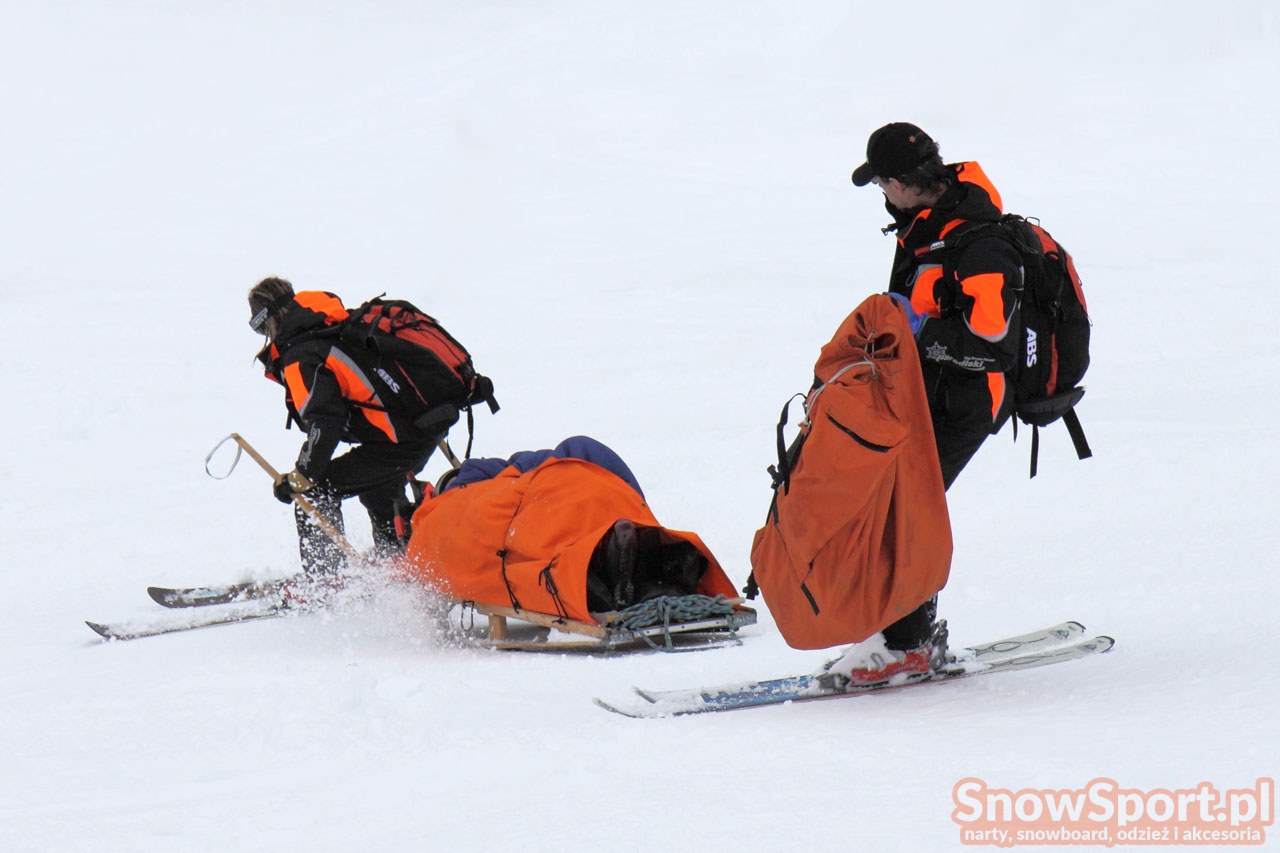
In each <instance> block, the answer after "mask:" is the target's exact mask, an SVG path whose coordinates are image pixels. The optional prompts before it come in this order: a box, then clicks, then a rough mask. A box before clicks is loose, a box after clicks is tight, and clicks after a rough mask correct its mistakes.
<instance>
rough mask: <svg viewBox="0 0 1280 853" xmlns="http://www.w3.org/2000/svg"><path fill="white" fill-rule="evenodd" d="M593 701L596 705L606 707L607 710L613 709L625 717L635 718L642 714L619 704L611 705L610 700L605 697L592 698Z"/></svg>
mask: <svg viewBox="0 0 1280 853" xmlns="http://www.w3.org/2000/svg"><path fill="white" fill-rule="evenodd" d="M591 702H592V704H594V705H595V706H596V707H599V708H604V709H605V710H606V711H612V712H613V713H615V714H621V715H622V716H624V717H630V718H631V719H633V720H634V719H637V718H638V717H640V716H641V715H640V714H637V713H635V712H634V711H628V710H626V709H625V708H619V707H618V706H617V705H610V704H609V703H608V702H606V701H604V700H603V699H592V700H591Z"/></svg>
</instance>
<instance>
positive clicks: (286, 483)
mask: <svg viewBox="0 0 1280 853" xmlns="http://www.w3.org/2000/svg"><path fill="white" fill-rule="evenodd" d="M311 486H312V483H311V481H309V480H308V479H307V478H306V477H304V476H303V475H302V474H301V473H299V472H298V471H297V469H295V470H293V471H290V472H289V473H288V474H285V475H284V476H283V477H281V478H280V479H279V480H276V482H275V484H274V485H273V486H272V487H271V493H272V494H273V495H275V496H276V500H278V501H280V503H282V504H287V503H293V496H294V495H304V494H306V493H307V491H308V490H309V489H310V488H311Z"/></svg>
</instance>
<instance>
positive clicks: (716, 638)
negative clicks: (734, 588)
mask: <svg viewBox="0 0 1280 853" xmlns="http://www.w3.org/2000/svg"><path fill="white" fill-rule="evenodd" d="M726 603H728V604H732V605H733V606H734V612H733V613H730V614H725V615H714V616H707V617H705V618H702V619H695V620H693V621H690V622H676V623H673V624H671V625H667V626H664V625H650V626H648V627H645V628H622V627H615V626H611V625H609V624H607V623H608V622H609V621H610V619H611V618H612V617H613V616H615V615H616V614H613V613H600V614H592V615H594V616H596V617H597V619H598V621H599V623H600V624H598V625H592V624H590V623H587V622H578V621H575V620H573V619H566V618H563V617H560V616H553V615H551V614H549V613H536V612H533V611H530V610H516V609H515V608H512V607H501V606H498V605H495V604H482V603H479V602H474V601H463V602H459V603H458V605H455V606H460V607H461V608H462V610H463V614H464V618H465V613H466V612H467V611H468V610H470V611H472V612H473V613H478V614H480V615H482V616H485V617H487V619H488V630H487V632H486V633H484V634H482V635H480V636H479V637H475V636H474V633H473V632H474V628H469V627H466V626H464V627H463V628H462V630H463V631H464V632H467V633H468V634H471V635H472V636H473V638H474V639H475V640H476V642H478V644H479V645H481V646H484V647H486V648H491V649H500V650H504V651H525V652H533V651H538V652H565V651H582V652H611V651H615V650H618V649H634V650H638V651H644V650H648V649H660V650H663V651H693V650H695V649H700V648H714V647H718V646H722V645H726V644H735V645H736V644H737V643H738V639H737V632H738V629H739V628H744V627H746V626H748V625H754V624H755V623H756V612H755V611H754V610H752V609H751V608H749V607H742V606H741V604H742V599H740V598H735V599H729V600H728V601H727V602H726ZM510 620H517V621H519V622H522V623H525V625H524V626H515V625H512V624H511V621H510ZM561 635H567V636H561Z"/></svg>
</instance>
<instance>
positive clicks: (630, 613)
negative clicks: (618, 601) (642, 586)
mask: <svg viewBox="0 0 1280 853" xmlns="http://www.w3.org/2000/svg"><path fill="white" fill-rule="evenodd" d="M733 612H734V611H733V605H732V604H729V603H728V600H727V599H726V598H725V597H724V596H723V595H717V596H716V597H715V598H712V597H710V596H706V595H661V596H658V597H656V598H651V599H649V600H648V601H642V602H640V603H638V604H633V605H631V606H630V607H628V608H626V609H624V610H619V611H618V613H617V615H615V616H614V618H613V620H612V621H610V623H609V624H610V625H611V626H616V627H619V628H625V629H627V630H629V631H636V630H639V629H641V628H648V627H651V626H653V625H662V637H663V640H664V643H663V645H664V646H665V647H666V648H667V649H672V648H673V646H672V643H671V626H672V625H673V624H675V625H679V624H681V623H683V622H696V621H697V620H699V619H706V618H708V617H710V616H729V615H732V614H733ZM731 630H732V632H733V633H734V634H736V633H737V629H736V628H735V629H731ZM642 639H643V640H644V641H645V642H646V643H648V644H649V645H650V646H652V647H653V648H659V646H658V644H657V643H655V642H653V641H652V640H651V639H649V637H647V636H644V637H642Z"/></svg>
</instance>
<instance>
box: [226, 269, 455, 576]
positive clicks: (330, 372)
mask: <svg viewBox="0 0 1280 853" xmlns="http://www.w3.org/2000/svg"><path fill="white" fill-rule="evenodd" d="M249 310H250V312H251V317H250V326H252V327H253V329H254V331H256V332H259V333H260V334H263V335H265V336H266V338H267V343H266V345H265V346H264V347H263V348H262V351H261V352H260V353H259V354H258V359H259V360H260V361H261V362H262V364H263V366H264V367H266V373H267V377H268V378H270V379H274V380H275V381H276V382H279V383H280V384H281V385H283V386H284V389H285V405H286V407H287V408H288V410H289V420H290V422H291V423H296V424H298V426H299V427H300V428H301V429H302V430H304V431H305V432H306V440H305V441H304V442H303V445H302V450H301V451H300V452H299V454H298V461H297V463H296V467H295V469H294V470H293V471H291V472H289V474H287V475H285V476H283V477H281V479H280V480H279V481H277V482H276V483H275V485H274V487H273V491H274V493H275V496H276V497H277V498H278V499H279V500H281V501H282V502H285V503H289V502H291V501H292V496H293V495H294V494H295V493H301V494H305V495H306V497H307V498H308V500H310V501H311V502H312V503H313V504H314V505H315V507H316V509H317V510H318V511H319V512H320V514H321V515H322V516H323V517H324V518H325V520H326V521H328V522H329V523H330V524H332V525H333V526H334V527H335V528H336V529H338V530H342V529H343V524H342V499H343V498H348V497H358V498H359V499H360V503H361V504H363V505H364V507H365V509H366V510H367V511H368V513H369V520H370V522H371V523H372V526H373V540H374V547H375V550H376V551H377V552H378V553H380V554H383V555H387V554H393V553H399V552H401V551H403V550H404V544H405V543H406V542H407V541H408V537H409V518H410V514H411V509H412V505H411V503H410V501H409V500H408V498H407V497H406V494H405V487H406V485H407V484H408V482H409V480H410V479H411V478H412V477H413V475H414V474H416V473H418V472H419V471H421V470H422V468H423V467H424V466H425V465H426V463H427V459H428V457H429V456H430V455H431V452H432V450H433V449H434V448H435V446H436V443H437V441H439V439H440V438H441V437H442V436H443V434H444V432H445V430H447V429H448V426H449V425H450V424H444V425H443V429H440V428H434V427H428V428H423V427H420V426H418V425H416V424H415V423H414V419H413V414H414V413H410V412H402V411H398V410H397V407H396V403H395V395H394V394H393V393H392V391H391V389H390V388H388V387H387V386H386V382H385V380H384V378H383V377H382V376H381V375H380V374H379V372H378V371H377V370H375V369H373V365H369V364H366V363H364V362H365V361H366V360H367V359H366V357H365V356H363V355H362V354H361V353H360V352H359V351H358V350H356V349H354V348H346V349H344V348H343V347H342V346H341V345H340V341H339V336H338V334H337V332H338V327H339V324H341V323H342V321H344V320H346V319H347V317H348V313H347V310H346V308H345V307H344V306H343V304H342V301H341V300H340V299H339V298H338V297H337V296H335V295H333V294H332V293H325V292H321V291H303V292H301V293H297V294H295V293H294V290H293V285H291V284H290V283H289V282H287V281H285V280H284V279H280V278H267V279H263V280H262V281H261V282H259V283H258V284H257V285H255V286H254V287H253V289H252V290H250V291H249ZM348 349H350V351H348ZM339 442H348V443H351V444H354V445H356V446H355V447H353V448H352V449H351V450H349V451H347V452H346V453H344V454H342V455H340V456H338V457H336V458H335V457H334V455H333V454H334V451H335V450H336V448H337V446H338V444H339ZM307 484H310V485H309V486H308V485H307ZM295 515H296V517H297V523H298V538H299V547H300V551H301V555H302V565H303V569H304V570H305V571H306V572H307V573H308V574H324V573H329V572H333V571H336V570H337V569H339V568H340V567H341V565H342V552H341V551H340V550H339V549H338V547H337V546H336V545H335V544H334V543H333V542H332V541H330V540H329V538H328V537H327V536H326V535H325V534H324V533H323V532H322V531H320V530H319V529H318V528H317V526H316V525H314V524H312V523H311V522H310V520H309V519H308V518H307V516H306V514H305V513H304V512H302V510H301V509H300V508H297V507H295Z"/></svg>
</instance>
